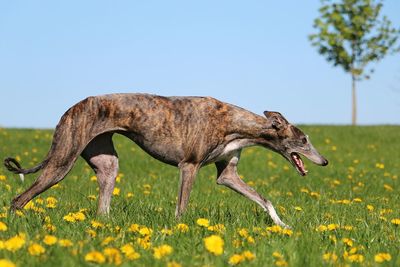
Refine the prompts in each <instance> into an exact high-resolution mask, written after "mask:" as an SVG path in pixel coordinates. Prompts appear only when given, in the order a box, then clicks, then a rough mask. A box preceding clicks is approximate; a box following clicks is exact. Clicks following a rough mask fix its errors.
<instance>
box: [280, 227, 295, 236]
mask: <svg viewBox="0 0 400 267" xmlns="http://www.w3.org/2000/svg"><path fill="white" fill-rule="evenodd" d="M282 234H283V235H287V236H292V235H293V231H292V230H291V229H286V228H285V229H283V230H282Z"/></svg>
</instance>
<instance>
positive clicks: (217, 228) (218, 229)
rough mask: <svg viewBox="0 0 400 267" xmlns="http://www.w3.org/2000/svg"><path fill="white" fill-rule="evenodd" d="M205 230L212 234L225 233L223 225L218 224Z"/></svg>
mask: <svg viewBox="0 0 400 267" xmlns="http://www.w3.org/2000/svg"><path fill="white" fill-rule="evenodd" d="M207 230H209V231H212V232H216V233H221V234H222V233H224V232H225V225H223V224H222V223H218V224H216V225H211V226H209V227H208V228H207Z"/></svg>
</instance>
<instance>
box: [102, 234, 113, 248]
mask: <svg viewBox="0 0 400 267" xmlns="http://www.w3.org/2000/svg"><path fill="white" fill-rule="evenodd" d="M114 240H115V238H114V237H112V236H108V237H106V238H104V239H103V241H101V245H102V246H107V245H108V244H110V243H111V242H112V241H114Z"/></svg>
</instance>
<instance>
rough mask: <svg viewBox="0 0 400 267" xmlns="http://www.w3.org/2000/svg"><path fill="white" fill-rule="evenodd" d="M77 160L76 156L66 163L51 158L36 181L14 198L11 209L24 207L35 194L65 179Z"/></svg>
mask: <svg viewBox="0 0 400 267" xmlns="http://www.w3.org/2000/svg"><path fill="white" fill-rule="evenodd" d="M75 160H76V156H75V157H74V156H71V157H69V158H68V161H67V162H65V163H60V162H54V161H52V160H49V161H48V162H47V163H46V165H45V167H43V172H42V174H41V175H40V176H39V177H38V178H37V179H36V181H35V182H34V183H33V184H32V185H31V186H30V187H29V188H28V189H27V190H26V191H25V192H23V193H22V194H20V195H18V196H17V197H15V198H14V199H13V200H12V202H11V210H12V211H15V210H17V209H22V208H23V207H24V206H25V205H26V204H27V203H28V202H29V201H30V200H31V199H33V198H34V197H35V196H37V195H39V194H40V193H42V192H44V191H46V190H47V189H49V188H50V187H52V186H53V185H55V184H57V183H58V182H60V181H61V180H62V179H64V177H65V176H66V175H67V174H68V172H69V171H70V170H71V168H72V166H73V165H74V163H75Z"/></svg>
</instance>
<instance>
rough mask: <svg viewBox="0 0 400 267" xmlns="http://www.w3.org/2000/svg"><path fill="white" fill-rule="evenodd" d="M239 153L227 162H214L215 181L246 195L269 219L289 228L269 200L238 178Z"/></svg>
mask: <svg viewBox="0 0 400 267" xmlns="http://www.w3.org/2000/svg"><path fill="white" fill-rule="evenodd" d="M239 158H240V155H239V154H238V155H236V156H234V157H232V158H231V159H230V160H229V161H228V162H225V161H224V162H216V163H215V165H216V167H217V171H218V177H217V183H218V184H220V185H225V186H227V187H229V188H231V189H232V190H234V191H236V192H238V193H239V194H241V195H243V196H245V197H247V198H248V199H250V200H252V201H254V202H256V203H257V204H258V205H260V206H261V207H262V208H263V209H264V211H266V212H268V214H269V216H270V217H271V219H272V220H273V221H274V223H275V224H277V225H279V226H282V227H284V228H290V227H289V226H288V225H286V224H285V223H283V222H282V221H281V219H280V218H279V216H278V214H277V213H276V211H275V209H274V207H273V206H272V203H271V202H270V201H269V200H266V199H265V198H263V197H262V196H261V195H260V194H258V193H257V192H256V191H255V190H254V189H253V188H251V187H250V186H248V185H247V184H246V183H245V182H243V180H242V179H240V177H239V175H238V173H237V163H238V161H239Z"/></svg>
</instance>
